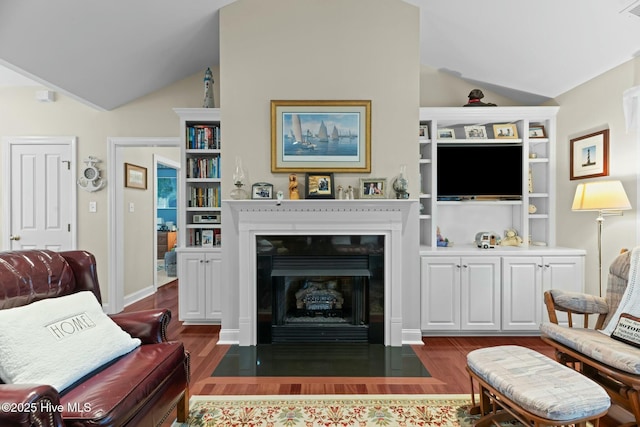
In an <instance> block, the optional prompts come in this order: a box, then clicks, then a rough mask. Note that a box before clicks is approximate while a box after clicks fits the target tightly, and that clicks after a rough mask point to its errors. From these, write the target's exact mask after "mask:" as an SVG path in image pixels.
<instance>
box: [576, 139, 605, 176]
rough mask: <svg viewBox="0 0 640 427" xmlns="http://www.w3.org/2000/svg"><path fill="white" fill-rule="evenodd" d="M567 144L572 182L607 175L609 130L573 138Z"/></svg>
mask: <svg viewBox="0 0 640 427" xmlns="http://www.w3.org/2000/svg"><path fill="white" fill-rule="evenodd" d="M569 143H570V144H571V155H570V163H571V164H570V171H571V176H570V178H571V179H572V180H574V179H584V178H594V177H596V176H608V175H609V129H604V130H601V131H598V132H593V133H590V134H588V135H583V136H579V137H577V138H573V139H572V140H570V142H569Z"/></svg>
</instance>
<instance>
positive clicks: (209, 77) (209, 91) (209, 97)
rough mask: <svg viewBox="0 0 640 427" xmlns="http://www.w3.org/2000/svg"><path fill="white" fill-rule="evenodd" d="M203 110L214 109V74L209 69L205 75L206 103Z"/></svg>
mask: <svg viewBox="0 0 640 427" xmlns="http://www.w3.org/2000/svg"><path fill="white" fill-rule="evenodd" d="M202 107H203V108H213V73H212V72H211V68H208V67H207V71H205V73H204V103H203V104H202Z"/></svg>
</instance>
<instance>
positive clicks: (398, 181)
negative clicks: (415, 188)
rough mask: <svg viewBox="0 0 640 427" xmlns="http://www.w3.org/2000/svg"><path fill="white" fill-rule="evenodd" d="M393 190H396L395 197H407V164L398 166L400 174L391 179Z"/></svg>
mask: <svg viewBox="0 0 640 427" xmlns="http://www.w3.org/2000/svg"><path fill="white" fill-rule="evenodd" d="M393 191H395V192H396V199H408V198H409V192H408V191H409V181H408V180H407V165H401V166H400V174H399V175H398V176H397V177H396V178H395V180H394V181H393Z"/></svg>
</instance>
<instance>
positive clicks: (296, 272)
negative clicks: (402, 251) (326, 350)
mask: <svg viewBox="0 0 640 427" xmlns="http://www.w3.org/2000/svg"><path fill="white" fill-rule="evenodd" d="M256 243H257V247H258V251H257V266H258V269H257V276H258V277H257V301H258V307H257V308H258V313H257V319H258V324H257V331H258V343H259V344H270V343H287V342H368V343H383V342H384V236H378V235H375V236H327V235H322V236H257V238H256Z"/></svg>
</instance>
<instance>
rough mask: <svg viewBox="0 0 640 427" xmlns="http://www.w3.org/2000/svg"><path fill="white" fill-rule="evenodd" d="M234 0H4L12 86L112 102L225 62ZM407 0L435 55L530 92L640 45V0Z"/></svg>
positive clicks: (596, 69)
mask: <svg viewBox="0 0 640 427" xmlns="http://www.w3.org/2000/svg"><path fill="white" fill-rule="evenodd" d="M232 1H233V0H182V1H176V0H135V1H125V0H110V1H87V0H56V1H51V0H20V1H16V0H0V65H4V66H5V67H6V68H5V69H1V68H2V67H0V86H2V85H16V84H17V85H22V84H28V83H29V82H32V81H34V82H36V83H38V84H42V85H44V86H46V87H49V88H51V89H54V90H57V91H60V92H62V93H65V94H67V95H69V96H71V97H74V98H76V99H78V100H79V101H81V102H84V103H86V104H88V105H91V106H93V107H94V108H96V109H100V110H112V109H114V108H117V107H119V106H121V105H124V104H126V103H128V102H130V101H132V100H134V99H136V98H139V97H141V96H144V95H147V94H149V93H151V92H154V91H156V90H158V89H161V88H163V87H165V86H167V85H169V84H172V83H174V82H176V81H178V80H181V79H184V78H186V77H188V76H191V75H193V74H195V73H198V72H203V71H204V70H205V69H206V68H207V67H208V66H212V65H217V64H219V34H218V28H219V26H218V22H219V19H218V18H219V15H218V10H219V9H220V8H221V7H223V6H225V5H227V4H229V3H231V2H232ZM264 1H269V0H264ZM405 1H407V3H410V4H413V5H415V6H417V7H419V8H420V26H421V31H420V59H421V63H422V64H423V65H425V66H429V67H433V68H436V69H438V70H441V71H443V72H446V73H450V74H453V75H455V76H458V77H460V78H462V79H465V80H467V81H469V82H472V83H474V84H477V85H478V87H482V88H486V89H490V90H493V91H494V92H497V93H499V94H501V95H504V96H507V97H509V98H510V99H513V100H514V101H517V102H520V103H523V104H530V105H537V104H539V103H541V102H543V101H544V100H546V99H549V98H554V97H556V96H558V95H560V94H562V93H564V92H566V91H568V90H570V89H572V88H574V87H576V86H578V85H580V84H582V83H584V82H586V81H588V80H590V79H592V78H593V77H595V76H597V75H599V74H602V73H604V72H606V71H608V70H611V69H612V68H615V67H616V66H618V65H620V64H622V63H624V62H627V61H629V60H631V59H633V58H634V57H635V56H636V55H638V54H640V17H639V16H638V15H640V0H561V1H558V0H537V1H532V2H526V3H525V2H522V1H514V0H482V1H479V0H405ZM273 13H278V11H277V10H274V11H273ZM239 25H242V23H239ZM393 27H394V23H393V22H389V26H388V27H387V28H382V29H381V31H388V32H389V34H390V35H391V34H393Z"/></svg>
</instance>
